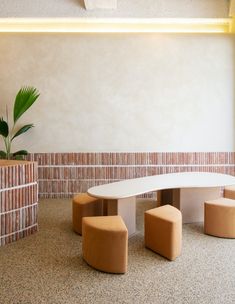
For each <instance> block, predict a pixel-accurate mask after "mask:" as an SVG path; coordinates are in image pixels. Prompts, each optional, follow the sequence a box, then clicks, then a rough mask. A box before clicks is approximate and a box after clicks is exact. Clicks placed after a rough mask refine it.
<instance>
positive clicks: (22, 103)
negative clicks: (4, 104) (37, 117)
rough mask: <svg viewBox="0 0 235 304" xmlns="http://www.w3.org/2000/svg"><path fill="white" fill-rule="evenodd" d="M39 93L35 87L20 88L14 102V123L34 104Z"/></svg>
mask: <svg viewBox="0 0 235 304" xmlns="http://www.w3.org/2000/svg"><path fill="white" fill-rule="evenodd" d="M39 95H40V94H39V92H38V91H37V89H36V88H33V87H23V88H21V89H20V90H19V92H18V93H17V95H16V99H15V104H14V123H16V121H17V120H18V119H19V118H20V117H21V115H23V114H24V112H25V111H27V110H28V109H29V108H30V107H31V106H32V104H33V103H34V102H35V101H36V100H37V98H38V96H39Z"/></svg>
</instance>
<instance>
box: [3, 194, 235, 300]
mask: <svg viewBox="0 0 235 304" xmlns="http://www.w3.org/2000/svg"><path fill="white" fill-rule="evenodd" d="M153 206H154V205H153V203H152V202H149V203H146V204H143V203H142V202H139V203H138V208H137V224H138V229H139V230H140V232H139V233H138V234H136V235H135V236H134V237H132V238H131V239H130V240H129V261H128V272H127V273H126V274H125V275H113V274H106V273H102V272H98V271H96V270H94V269H92V268H90V267H89V266H88V265H87V264H86V263H85V262H84V261H83V259H82V252H81V237H80V236H78V235H76V234H75V233H73V231H72V229H71V202H70V200H61V199H54V200H42V201H41V202H40V213H39V225H40V231H39V232H38V233H36V234H34V235H32V236H30V237H28V238H25V239H22V240H20V241H18V242H15V243H12V244H10V245H7V246H5V247H1V248H0V303H1V304H8V303H9V304H10V303H11V304H15V303H23V304H31V303H32V304H34V303H35V304H36V303H37V304H40V303H47V304H52V303H53V304H56V303H63V304H73V303H79V304H83V303H86V304H87V303H89V304H90V303H96V304H99V303H100V304H101V303H102V304H106V303H107V304H108V303H135V304H137V303H141V304H142V303H154V304H161V303H164V304H171V303H172V304H173V303H174V304H183V303H190V304H191V303H192V304H196V303H200V304H204V303H211V304H230V303H231V304H232V303H233V304H234V303H235V240H231V239H220V238H215V237H210V236H206V235H204V234H203V226H202V224H200V223H198V224H190V225H189V224H188V225H184V227H183V252H182V255H181V256H180V257H179V258H178V259H177V260H176V261H174V262H168V261H167V260H165V259H164V258H162V257H160V256H158V255H157V254H155V253H153V252H151V251H150V250H147V249H145V248H144V245H143V212H144V210H145V209H148V208H151V207H153Z"/></svg>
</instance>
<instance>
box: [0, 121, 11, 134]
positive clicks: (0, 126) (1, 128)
mask: <svg viewBox="0 0 235 304" xmlns="http://www.w3.org/2000/svg"><path fill="white" fill-rule="evenodd" d="M8 134H9V128H8V124H7V122H6V121H5V120H3V118H0V135H2V136H3V137H7V136H8Z"/></svg>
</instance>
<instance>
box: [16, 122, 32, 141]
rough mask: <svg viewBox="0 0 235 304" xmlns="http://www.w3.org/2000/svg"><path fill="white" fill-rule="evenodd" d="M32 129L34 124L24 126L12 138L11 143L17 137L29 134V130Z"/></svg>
mask: <svg viewBox="0 0 235 304" xmlns="http://www.w3.org/2000/svg"><path fill="white" fill-rule="evenodd" d="M31 128H33V124H29V125H25V126H23V127H22V128H20V129H19V130H18V131H17V132H16V133H15V135H14V136H13V137H12V139H11V141H12V140H13V139H14V138H15V137H17V136H19V135H21V134H23V133H25V132H27V131H28V130H29V129H31Z"/></svg>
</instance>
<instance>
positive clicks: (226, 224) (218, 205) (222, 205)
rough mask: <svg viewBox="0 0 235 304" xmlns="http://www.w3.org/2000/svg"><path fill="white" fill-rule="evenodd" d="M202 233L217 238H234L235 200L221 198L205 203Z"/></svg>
mask: <svg viewBox="0 0 235 304" xmlns="http://www.w3.org/2000/svg"><path fill="white" fill-rule="evenodd" d="M204 232H205V233H206V234H210V235H213V236H218V237H224V238H235V200H232V199H229V198H223V197H221V198H219V199H215V200H213V201H212V200H211V201H206V202H205V204H204Z"/></svg>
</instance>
